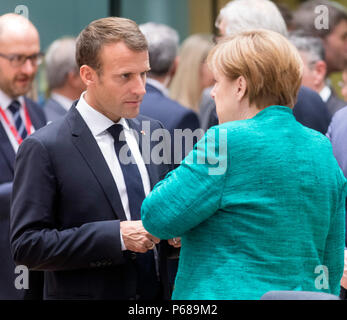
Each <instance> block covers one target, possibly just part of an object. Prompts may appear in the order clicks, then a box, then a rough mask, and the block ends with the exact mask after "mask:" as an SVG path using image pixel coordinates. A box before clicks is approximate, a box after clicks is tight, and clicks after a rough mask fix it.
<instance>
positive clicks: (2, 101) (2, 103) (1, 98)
mask: <svg viewBox="0 0 347 320" xmlns="http://www.w3.org/2000/svg"><path fill="white" fill-rule="evenodd" d="M13 100H15V99H12V98H10V97H9V96H8V95H7V94H6V93H5V92H3V91H2V90H0V107H1V108H2V109H3V110H6V109H8V107H9V106H10V104H11V102H12V101H13ZM16 100H18V101H19V103H20V104H21V106H22V105H23V104H24V97H23V96H20V97H18V98H16Z"/></svg>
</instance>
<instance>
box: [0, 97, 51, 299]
mask: <svg viewBox="0 0 347 320" xmlns="http://www.w3.org/2000/svg"><path fill="white" fill-rule="evenodd" d="M25 102H26V105H27V108H28V112H29V116H30V119H31V122H32V124H33V126H34V128H35V129H39V128H41V127H43V126H44V125H45V124H46V119H45V116H44V114H43V111H42V109H41V108H40V107H39V106H38V105H37V104H36V103H35V102H33V101H31V100H29V99H27V98H25ZM15 156H16V155H15V152H14V150H13V148H12V145H11V142H10V140H9V139H8V136H7V134H6V132H5V129H4V127H3V126H2V125H1V124H0V256H1V263H0V300H1V299H23V298H24V293H26V298H29V297H32V298H35V297H37V298H39V297H40V296H41V297H42V290H41V293H40V292H38V293H36V292H35V290H36V289H35V281H31V280H34V279H33V277H35V276H36V274H35V275H33V277H30V284H29V287H30V288H31V289H32V290H28V291H24V290H17V289H16V288H15V287H14V281H15V278H16V277H17V276H18V275H16V274H15V273H14V269H15V264H14V262H13V259H12V255H11V252H10V243H9V225H10V199H11V193H12V181H13V175H14V169H13V167H14V162H15ZM37 285H38V286H41V288H42V283H41V284H37Z"/></svg>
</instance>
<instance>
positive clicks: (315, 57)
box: [290, 33, 346, 116]
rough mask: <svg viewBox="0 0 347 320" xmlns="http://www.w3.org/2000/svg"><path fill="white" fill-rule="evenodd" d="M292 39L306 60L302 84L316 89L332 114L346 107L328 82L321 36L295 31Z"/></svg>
mask: <svg viewBox="0 0 347 320" xmlns="http://www.w3.org/2000/svg"><path fill="white" fill-rule="evenodd" d="M290 41H291V42H292V43H293V44H294V45H295V46H296V48H297V49H298V50H299V52H300V55H301V58H302V60H303V62H304V74H303V78H302V85H303V86H306V87H308V88H310V89H312V90H314V91H316V92H317V93H318V94H319V95H320V97H321V98H322V100H323V101H324V102H325V103H326V106H327V108H328V111H329V113H330V114H331V116H333V115H334V113H335V112H336V111H337V110H339V109H341V108H342V107H344V106H345V105H346V103H345V102H344V101H343V100H341V99H339V98H338V96H337V95H336V94H332V91H331V89H330V88H329V86H328V85H327V83H326V76H327V64H326V62H325V54H324V46H323V41H322V39H321V38H318V37H312V36H305V35H303V34H300V33H294V34H292V35H291V36H290Z"/></svg>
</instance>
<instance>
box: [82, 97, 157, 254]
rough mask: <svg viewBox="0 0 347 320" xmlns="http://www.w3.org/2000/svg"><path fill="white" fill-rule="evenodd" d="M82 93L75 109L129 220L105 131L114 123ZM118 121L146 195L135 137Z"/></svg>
mask: <svg viewBox="0 0 347 320" xmlns="http://www.w3.org/2000/svg"><path fill="white" fill-rule="evenodd" d="M84 93H85V92H83V93H82V95H81V98H80V100H79V101H78V103H77V106H76V109H77V110H78V112H79V113H80V114H81V116H82V118H83V120H84V121H85V122H86V124H87V126H88V128H89V129H90V131H91V132H92V134H93V136H94V138H95V140H96V143H97V144H98V146H99V148H100V150H101V153H102V154H103V156H104V158H105V160H106V163H107V165H108V167H109V169H110V171H111V173H112V176H113V179H114V182H115V183H116V186H117V189H118V192H119V196H120V199H121V202H122V205H123V209H124V212H125V215H126V218H127V219H128V220H131V216H130V209H129V199H128V194H127V190H126V185H125V182H124V176H123V172H122V169H121V166H120V164H119V160H118V158H117V155H116V152H115V149H114V139H113V137H112V135H111V134H110V133H109V132H108V131H107V129H108V128H109V127H111V126H112V125H114V124H115V123H114V122H113V121H112V120H110V119H109V118H107V117H106V116H104V115H103V114H101V113H100V112H98V111H97V110H95V109H94V108H93V107H91V106H90V105H89V104H88V103H87V102H86V101H85V99H84ZM118 123H119V124H121V125H123V127H124V133H125V139H126V142H127V144H128V146H129V148H130V150H131V153H132V155H133V157H134V159H135V161H136V164H137V166H138V169H139V172H140V175H141V178H142V183H143V189H144V192H145V195H146V196H147V195H148V194H149V192H150V191H151V185H150V180H149V175H148V172H147V169H146V166H145V163H144V161H143V158H142V156H141V153H140V150H139V146H138V144H137V141H136V138H135V136H134V134H133V133H132V130H131V129H130V128H129V125H128V123H127V122H126V120H125V119H124V118H121V119H120V120H119V122H118ZM121 242H122V250H126V248H125V246H124V243H123V239H122V235H121Z"/></svg>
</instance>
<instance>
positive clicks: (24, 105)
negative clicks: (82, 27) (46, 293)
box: [0, 13, 46, 300]
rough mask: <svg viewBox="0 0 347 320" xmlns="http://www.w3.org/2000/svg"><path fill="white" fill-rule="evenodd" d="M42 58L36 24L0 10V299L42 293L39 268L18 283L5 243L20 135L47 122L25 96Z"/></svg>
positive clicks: (7, 233)
mask: <svg viewBox="0 0 347 320" xmlns="http://www.w3.org/2000/svg"><path fill="white" fill-rule="evenodd" d="M41 61H42V53H41V52H40V40H39V34H38V31H37V30H36V28H35V27H34V25H33V24H32V23H31V22H30V21H29V20H27V19H26V18H24V17H23V16H20V15H17V14H12V13H11V14H5V15H2V16H0V256H1V263H0V299H11V300H13V299H38V298H41V297H42V283H43V280H42V275H41V273H38V272H30V274H29V288H27V289H26V288H24V289H20V288H18V285H17V288H16V284H15V283H16V282H15V280H16V277H18V276H21V274H16V273H15V264H14V262H13V259H12V257H11V251H10V245H9V217H10V199H11V193H12V181H13V172H14V160H15V155H16V152H17V149H18V147H19V145H20V143H21V142H22V141H23V139H25V138H26V137H27V136H28V135H30V134H31V133H33V132H34V131H35V130H37V129H38V128H40V127H42V126H44V125H45V124H46V119H45V116H44V113H43V111H42V110H41V108H40V107H39V106H38V105H37V104H36V103H35V102H33V101H31V100H29V99H28V98H26V97H25V94H27V93H28V92H29V90H30V89H31V86H32V83H33V80H34V78H35V75H36V72H37V69H38V66H39V65H40V63H41ZM23 276H24V274H23ZM17 280H18V279H17ZM23 281H24V282H25V279H23ZM24 282H23V283H24ZM24 287H26V286H24Z"/></svg>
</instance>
